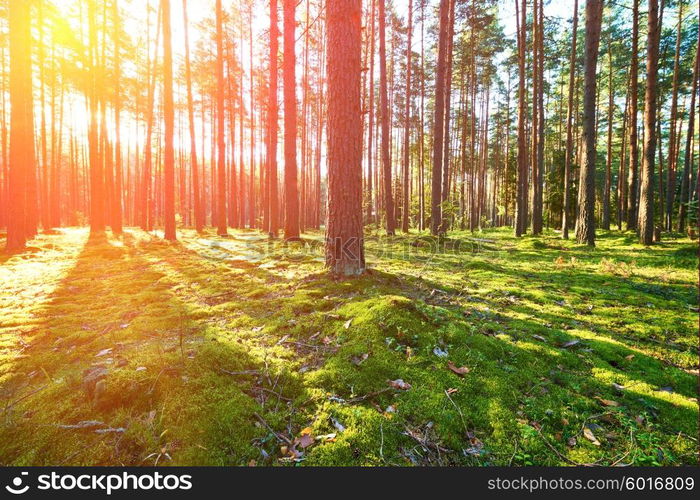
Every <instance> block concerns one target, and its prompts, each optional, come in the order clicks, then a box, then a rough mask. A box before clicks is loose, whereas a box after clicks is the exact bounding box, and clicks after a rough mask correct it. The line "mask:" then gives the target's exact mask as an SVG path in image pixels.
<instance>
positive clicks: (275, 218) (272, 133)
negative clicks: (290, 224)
mask: <svg viewBox="0 0 700 500" xmlns="http://www.w3.org/2000/svg"><path fill="white" fill-rule="evenodd" d="M278 55H279V31H278V22H277V0H270V88H269V95H268V100H267V106H268V107H267V175H268V178H267V185H268V205H269V214H270V215H269V217H270V220H269V225H268V227H266V228H265V229H267V231H268V233H269V234H270V237H271V238H276V237H277V233H278V231H279V195H278V193H277V133H278V131H277V124H278V119H279V116H278V114H279V112H278V103H277V57H278Z"/></svg>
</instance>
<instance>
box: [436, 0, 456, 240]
mask: <svg viewBox="0 0 700 500" xmlns="http://www.w3.org/2000/svg"><path fill="white" fill-rule="evenodd" d="M455 6H456V0H450V10H449V16H450V17H449V23H448V25H447V42H446V49H447V54H446V57H447V66H446V68H445V113H444V115H445V117H444V124H443V128H444V132H443V134H444V135H443V140H442V142H443V149H442V196H441V198H440V202H441V203H442V204H443V206H444V204H445V203H446V202H447V200H448V198H449V193H450V157H451V154H450V153H451V148H450V119H451V113H452V58H453V55H452V54H453V49H454V26H455ZM449 222H450V221H448V220H446V219H445V217H444V216H443V217H442V228H441V230H440V232H442V233H445V232H446V231H447V228H448V226H449Z"/></svg>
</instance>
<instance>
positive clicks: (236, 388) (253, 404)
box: [0, 232, 266, 465]
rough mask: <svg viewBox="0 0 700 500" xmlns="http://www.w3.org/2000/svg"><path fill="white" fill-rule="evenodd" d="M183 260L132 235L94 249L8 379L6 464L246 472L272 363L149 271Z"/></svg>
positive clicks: (57, 294) (83, 256)
mask: <svg viewBox="0 0 700 500" xmlns="http://www.w3.org/2000/svg"><path fill="white" fill-rule="evenodd" d="M182 254H183V251H182V249H181V248H179V246H177V245H170V246H169V245H168V244H166V243H162V242H157V241H153V242H144V241H140V240H137V239H136V238H134V237H133V236H132V235H131V234H129V233H128V232H127V233H125V234H124V235H123V237H122V238H121V239H116V238H98V239H91V240H90V241H88V243H87V244H86V245H85V247H84V248H83V250H82V252H81V253H80V255H79V257H78V259H77V261H76V264H75V267H74V268H73V269H72V270H71V271H70V272H69V273H68V275H67V276H66V277H65V278H64V279H63V280H62V282H61V283H60V285H59V286H58V288H57V289H56V290H55V291H54V293H53V294H52V297H51V299H50V301H48V303H47V304H46V306H45V307H43V308H42V310H41V311H40V312H39V313H37V314H38V315H39V316H40V325H41V326H40V328H38V329H37V332H36V334H35V335H34V336H33V337H32V338H30V339H27V340H28V343H29V347H28V348H27V349H26V350H25V354H26V356H24V357H22V358H20V359H18V360H16V361H15V364H14V366H13V369H12V373H11V375H10V376H9V377H8V378H7V379H5V380H4V381H3V383H2V386H3V387H2V389H3V392H6V393H8V394H10V395H11V396H10V403H8V405H6V407H5V411H4V415H3V416H4V418H3V422H2V426H1V427H0V443H1V444H0V462H1V463H3V464H13V465H100V464H105V465H106V464H118V463H123V464H131V465H139V464H151V465H152V464H153V463H154V462H155V461H157V460H160V463H161V464H166V463H175V462H174V461H177V463H210V464H243V463H246V462H247V460H249V459H251V458H257V457H258V456H259V451H258V450H257V449H255V448H252V447H251V445H250V442H251V440H252V439H253V438H255V437H259V436H258V434H259V432H260V431H256V430H255V429H256V428H255V427H254V426H252V423H253V421H254V413H255V412H261V413H263V410H261V406H260V401H264V400H262V399H260V398H259V396H260V394H259V390H258V385H259V383H260V379H259V375H257V374H261V373H263V371H264V370H265V369H266V367H265V365H264V363H263V361H262V360H261V359H259V358H257V357H255V356H254V355H252V354H251V353H250V351H249V350H248V349H246V348H245V347H244V346H241V345H238V344H237V343H235V342H226V341H217V339H216V338H215V337H216V332H214V333H213V334H209V333H208V331H209V329H210V327H209V325H208V323H207V321H206V320H207V318H206V317H202V315H201V311H200V310H199V309H198V307H197V304H195V303H192V302H189V301H188V300H186V297H185V298H180V297H178V296H177V295H176V294H175V293H173V290H172V289H173V287H174V285H176V284H177V283H176V282H175V281H174V280H173V279H172V277H168V276H166V275H165V273H163V272H162V271H160V270H157V269H156V266H154V265H153V261H152V257H153V256H157V257H158V258H164V259H170V258H172V259H173V261H174V262H175V261H176V258H177V257H180V256H181V255H182ZM195 257H196V256H195V255H194V254H192V255H185V259H190V261H189V262H188V264H189V265H191V266H196V265H197V264H198V263H199V264H201V262H202V261H201V259H200V258H195ZM238 372H242V374H241V375H230V373H234V374H235V373H238ZM164 433H165V435H163V434H164ZM169 435H171V436H172V438H171V437H169ZM188 440H189V441H188ZM204 449H206V450H208V451H206V452H205V451H203V450H204Z"/></svg>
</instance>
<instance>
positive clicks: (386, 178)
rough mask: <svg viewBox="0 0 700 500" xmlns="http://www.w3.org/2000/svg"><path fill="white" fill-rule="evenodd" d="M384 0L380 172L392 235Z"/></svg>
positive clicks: (381, 10)
mask: <svg viewBox="0 0 700 500" xmlns="http://www.w3.org/2000/svg"><path fill="white" fill-rule="evenodd" d="M385 3H386V0H379V100H380V103H379V107H380V110H379V113H380V115H381V124H382V174H383V176H382V177H383V186H384V189H383V191H384V192H383V195H384V211H385V212H386V234H388V235H389V236H393V235H394V234H395V232H396V213H395V211H394V195H393V193H392V182H391V156H390V150H389V141H390V140H391V138H390V137H389V120H390V116H389V96H388V88H387V71H386V61H387V52H386V8H385Z"/></svg>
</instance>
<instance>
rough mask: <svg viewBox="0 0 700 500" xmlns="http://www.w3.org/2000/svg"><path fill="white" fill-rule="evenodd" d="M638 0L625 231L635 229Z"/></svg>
mask: <svg viewBox="0 0 700 500" xmlns="http://www.w3.org/2000/svg"><path fill="white" fill-rule="evenodd" d="M638 39H639V0H632V62H631V65H630V116H629V132H630V136H629V145H630V158H629V159H630V162H629V170H628V174H627V229H637V181H638V179H637V175H638V172H637V169H638V166H639V143H638V140H637V103H638V101H639V97H638V95H639V94H638V92H639V49H638V45H637V44H638Z"/></svg>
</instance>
